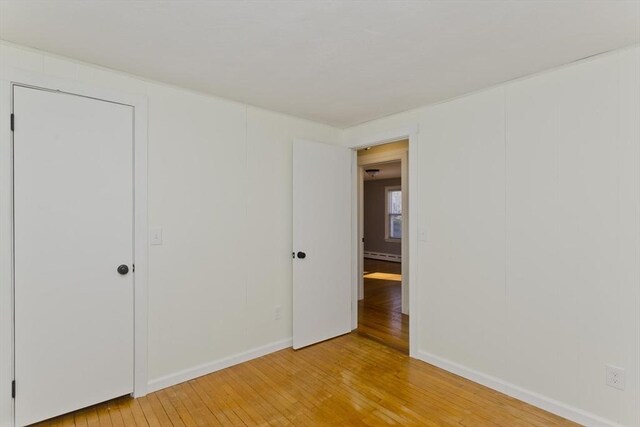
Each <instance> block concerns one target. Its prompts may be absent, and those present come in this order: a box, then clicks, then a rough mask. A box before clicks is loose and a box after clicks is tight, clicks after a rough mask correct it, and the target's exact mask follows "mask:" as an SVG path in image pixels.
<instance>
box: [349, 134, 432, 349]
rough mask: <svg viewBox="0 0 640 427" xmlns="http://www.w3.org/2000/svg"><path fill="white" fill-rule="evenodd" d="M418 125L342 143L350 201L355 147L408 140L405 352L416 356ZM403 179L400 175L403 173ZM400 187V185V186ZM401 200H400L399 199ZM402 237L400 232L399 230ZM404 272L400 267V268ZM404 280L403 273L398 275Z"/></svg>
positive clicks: (354, 260)
mask: <svg viewBox="0 0 640 427" xmlns="http://www.w3.org/2000/svg"><path fill="white" fill-rule="evenodd" d="M418 134H419V128H418V126H408V127H404V128H400V129H395V130H391V131H386V132H378V133H373V134H370V135H367V136H365V137H360V138H358V139H355V140H352V141H346V143H345V146H347V147H348V148H350V149H351V150H352V157H351V159H352V161H351V165H352V166H351V171H352V173H351V175H352V190H351V191H352V197H353V200H354V201H358V200H359V199H358V196H359V186H360V182H361V180H362V177H361V174H362V172H361V170H360V168H359V167H358V153H357V151H358V150H359V149H362V148H366V147H373V146H376V145H382V144H387V143H389V142H395V141H400V140H403V139H406V140H408V141H409V154H408V159H407V161H406V162H405V163H406V165H407V168H406V169H407V170H406V175H407V177H406V178H407V179H406V180H405V182H406V188H407V191H406V193H407V204H408V210H407V211H408V218H407V219H408V221H406V223H407V224H406V228H407V233H408V239H406V240H408V242H406V244H407V245H408V252H407V253H406V255H405V253H403V254H402V263H403V265H404V263H406V264H407V271H408V274H409V280H408V282H409V287H408V291H409V292H408V293H409V295H408V299H409V312H410V313H411V315H410V316H409V356H410V357H413V358H415V357H417V349H418V348H417V343H418V340H417V337H419V336H420V335H419V331H418V325H419V324H420V323H419V322H418V317H419V316H420V313H419V311H418V304H417V301H418V298H419V293H418V286H417V283H418V268H417V264H416V263H415V262H412V261H413V260H417V259H418V242H417V240H418V228H417V220H416V219H417V218H418V216H417V211H418ZM403 180H404V177H403ZM403 188H404V187H403ZM403 201H404V200H403ZM358 204H359V203H352V205H351V224H352V226H351V242H352V247H351V273H352V277H351V289H352V298H351V326H352V328H353V329H356V328H357V327H358V288H359V283H360V276H361V274H360V271H361V270H360V264H361V259H360V258H359V253H360V247H361V245H360V243H361V242H360V239H359V234H360V231H359V214H358V212H359V209H358ZM403 237H404V233H403ZM403 274H404V269H403ZM402 280H403V281H404V280H405V277H403V278H402Z"/></svg>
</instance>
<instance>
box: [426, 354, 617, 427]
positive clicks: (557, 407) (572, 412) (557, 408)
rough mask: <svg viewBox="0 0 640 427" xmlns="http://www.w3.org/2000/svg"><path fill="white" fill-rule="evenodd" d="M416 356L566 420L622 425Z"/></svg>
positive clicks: (609, 426)
mask: <svg viewBox="0 0 640 427" xmlns="http://www.w3.org/2000/svg"><path fill="white" fill-rule="evenodd" d="M417 356H418V357H417V358H418V359H420V360H422V361H423V362H427V363H429V364H431V365H434V366H437V367H438V368H441V369H444V370H445V371H448V372H451V373H453V374H456V375H459V376H461V377H463V378H466V379H468V380H471V381H473V382H476V383H478V384H481V385H483V386H485V387H489V388H491V389H493V390H496V391H499V392H501V393H504V394H506V395H508V396H511V397H514V398H516V399H518V400H521V401H523V402H526V403H529V404H530V405H533V406H536V407H538V408H541V409H544V410H545V411H548V412H551V413H552V414H556V415H559V416H561V417H563V418H566V419H568V420H571V421H574V422H577V423H579V424H582V425H585V426H592V427H622V426H621V425H620V424H617V423H615V422H613V421H610V420H607V419H605V418H602V417H599V416H597V415H594V414H592V413H589V412H587V411H583V410H582V409H578V408H575V407H573V406H570V405H567V404H565V403H562V402H559V401H557V400H554V399H551V398H549V397H547V396H543V395H541V394H538V393H535V392H533V391H530V390H526V389H524V388H522V387H519V386H517V385H514V384H511V383H508V382H506V381H504V380H501V379H500V378H496V377H493V376H491V375H487V374H483V373H482V372H479V371H476V370H474V369H470V368H467V367H466V366H463V365H460V364H458V363H455V362H452V361H449V360H447V359H443V358H441V357H438V356H434V355H433V354H430V353H427V352H425V351H418V354H417Z"/></svg>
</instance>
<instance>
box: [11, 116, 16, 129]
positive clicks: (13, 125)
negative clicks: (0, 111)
mask: <svg viewBox="0 0 640 427" xmlns="http://www.w3.org/2000/svg"><path fill="white" fill-rule="evenodd" d="M14 117H15V116H14V115H13V113H11V132H13V130H14V129H15V118H14Z"/></svg>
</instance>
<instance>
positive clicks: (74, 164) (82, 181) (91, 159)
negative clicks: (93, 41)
mask: <svg viewBox="0 0 640 427" xmlns="http://www.w3.org/2000/svg"><path fill="white" fill-rule="evenodd" d="M13 95H14V99H13V107H14V114H15V130H14V197H15V203H14V210H15V216H14V219H15V240H14V242H15V380H16V396H15V415H16V424H17V425H18V426H22V425H26V424H31V423H34V422H37V421H41V420H44V419H47V418H51V417H54V416H57V415H60V414H63V413H67V412H70V411H73V410H76V409H79V408H82V407H86V406H89V405H92V404H95V403H98V402H102V401H104V400H108V399H111V398H114V397H117V396H121V395H125V394H129V393H131V392H132V391H133V348H134V347H133V326H134V325H133V292H134V288H133V286H134V279H133V272H132V263H133V108H132V107H130V106H125V105H120V104H115V103H111V102H106V101H101V100H96V99H90V98H85V97H80V96H75V95H70V94H64V93H60V92H51V91H45V90H38V89H33V88H26V87H19V86H17V87H15V88H14V93H13ZM119 266H122V267H120V271H118V267H119ZM127 269H128V270H129V271H128V272H125V270H127Z"/></svg>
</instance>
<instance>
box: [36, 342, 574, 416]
mask: <svg viewBox="0 0 640 427" xmlns="http://www.w3.org/2000/svg"><path fill="white" fill-rule="evenodd" d="M41 425H50V426H54V425H55V426H101V427H105V426H218V425H225V426H227V425H229V426H233V425H238V426H244V425H250V426H254V425H264V426H266V425H294V426H305V427H306V426H316V425H319V426H320V425H322V426H372V425H399V426H458V427H459V426H509V427H512V426H560V425H562V426H568V425H575V424H572V423H570V422H568V421H566V420H564V419H562V418H559V417H557V416H555V415H551V414H549V413H547V412H545V411H542V410H540V409H537V408H535V407H533V406H530V405H527V404H525V403H523V402H520V401H518V400H515V399H512V398H510V397H507V396H505V395H503V394H500V393H498V392H495V391H492V390H490V389H487V388H485V387H482V386H480V385H477V384H475V383H473V382H470V381H467V380H465V379H463V378H460V377H458V376H456V375H453V374H449V373H447V372H445V371H443V370H441V369H438V368H436V367H434V366H431V365H428V364H426V363H424V362H420V361H418V360H415V359H410V358H409V357H408V356H406V355H404V354H402V353H401V352H399V351H397V350H395V349H392V348H390V347H388V346H385V345H382V344H380V343H378V342H375V341H373V340H370V339H368V338H365V337H362V336H360V335H358V334H356V333H353V334H349V335H344V336H342V337H338V338H335V339H333V340H329V341H325V342H323V343H320V344H316V345H314V346H311V347H307V348H304V349H302V350H298V351H294V350H291V349H287V350H282V351H279V352H276V353H272V354H270V355H267V356H264V357H261V358H259V359H255V360H252V361H250V362H246V363H243V364H240V365H236V366H234V367H231V368H228V369H224V370H221V371H218V372H215V373H213V374H209V375H206V376H203V377H200V378H197V379H195V380H192V381H189V382H186V383H183V384H179V385H176V386H173V387H170V388H167V389H164V390H161V391H158V392H156V393H152V394H149V395H147V396H145V397H143V398H139V399H132V398H129V397H127V398H120V399H116V400H113V401H110V402H106V403H103V404H100V405H96V406H93V407H91V408H88V409H85V410H82V411H78V412H76V413H74V414H69V415H67V416H64V417H60V418H57V419H55V420H52V421H51V422H49V423H43V424H41Z"/></svg>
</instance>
